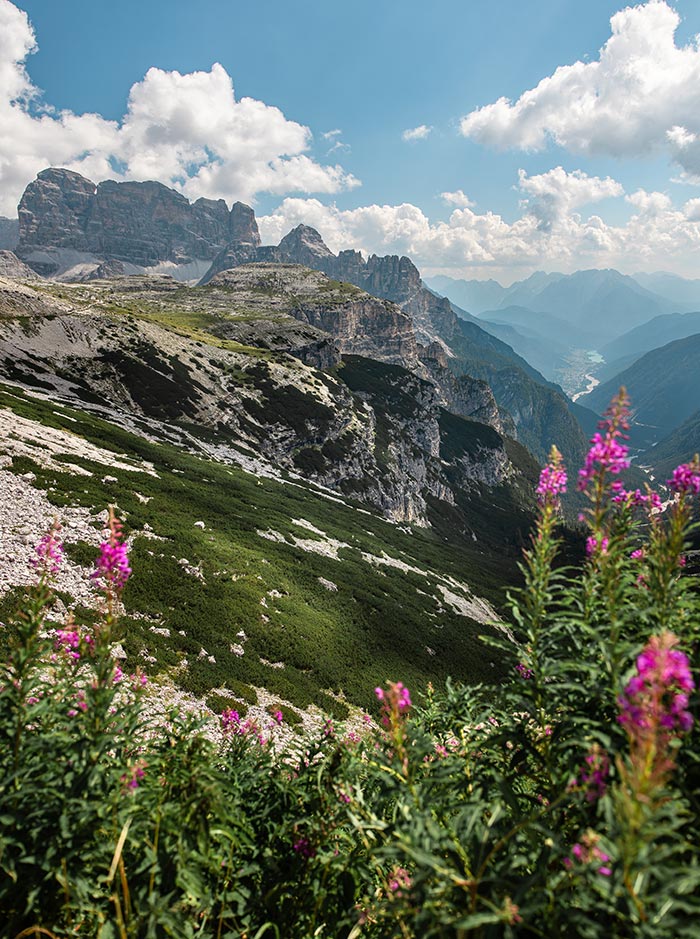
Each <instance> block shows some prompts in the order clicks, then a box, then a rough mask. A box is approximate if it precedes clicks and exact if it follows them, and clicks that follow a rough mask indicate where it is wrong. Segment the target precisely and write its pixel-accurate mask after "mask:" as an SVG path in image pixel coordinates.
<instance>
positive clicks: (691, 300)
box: [632, 271, 700, 309]
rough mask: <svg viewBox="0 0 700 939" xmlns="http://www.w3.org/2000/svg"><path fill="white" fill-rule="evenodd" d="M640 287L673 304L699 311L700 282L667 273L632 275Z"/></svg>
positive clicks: (656, 272)
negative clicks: (695, 308) (694, 308)
mask: <svg viewBox="0 0 700 939" xmlns="http://www.w3.org/2000/svg"><path fill="white" fill-rule="evenodd" d="M632 276H633V277H634V279H635V280H636V281H637V283H638V284H641V286H642V287H646V289H647V290H651V291H653V292H654V293H658V294H660V295H661V296H662V297H666V298H667V299H668V300H673V301H674V302H675V303H680V304H683V305H684V306H688V307H697V308H699V309H700V280H688V279H686V278H685V277H679V276H678V275H677V274H669V273H668V272H667V271H655V272H654V273H653V274H645V273H641V274H633V275H632Z"/></svg>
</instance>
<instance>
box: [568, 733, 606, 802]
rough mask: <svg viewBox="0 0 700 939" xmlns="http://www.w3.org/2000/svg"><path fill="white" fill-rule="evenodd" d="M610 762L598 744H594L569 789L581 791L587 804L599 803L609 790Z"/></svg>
mask: <svg viewBox="0 0 700 939" xmlns="http://www.w3.org/2000/svg"><path fill="white" fill-rule="evenodd" d="M609 772H610V760H609V758H608V754H607V753H606V752H605V750H604V749H603V748H602V747H601V746H600V744H598V743H594V744H593V746H592V747H591V749H590V750H589V751H588V753H587V755H586V759H585V761H584V764H583V766H582V767H581V769H580V771H579V775H578V777H577V778H575V779H572V780H571V783H570V784H569V789H578V790H581V791H582V792H583V794H584V797H585V799H586V802H597V801H598V799H600V798H602V796H604V795H605V790H606V789H607V781H608V774H609Z"/></svg>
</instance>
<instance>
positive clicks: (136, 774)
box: [120, 760, 146, 792]
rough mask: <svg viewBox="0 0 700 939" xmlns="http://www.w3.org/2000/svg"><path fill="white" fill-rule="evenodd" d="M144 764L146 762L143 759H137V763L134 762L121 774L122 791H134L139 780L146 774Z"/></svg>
mask: <svg viewBox="0 0 700 939" xmlns="http://www.w3.org/2000/svg"><path fill="white" fill-rule="evenodd" d="M145 766H146V763H145V762H144V761H143V760H139V761H138V762H137V763H134V765H133V766H130V767H129V769H128V770H127V772H126V773H124V774H123V776H121V778H120V782H121V784H122V790H123V791H124V792H135V791H136V790H137V789H138V787H139V785H140V784H141V780H142V779H143V778H144V776H145V775H146V770H145Z"/></svg>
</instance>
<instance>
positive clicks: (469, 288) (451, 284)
mask: <svg viewBox="0 0 700 939" xmlns="http://www.w3.org/2000/svg"><path fill="white" fill-rule="evenodd" d="M683 283H686V284H687V283H691V282H689V281H688V282H683ZM431 284H432V286H433V287H434V288H435V289H437V290H439V291H440V292H441V293H443V294H445V296H447V297H449V299H450V300H451V301H452V302H454V303H456V304H457V305H458V306H461V307H462V308H463V309H466V310H469V312H470V313H473V314H478V315H479V316H480V317H484V316H485V317H487V318H488V319H489V320H491V321H495V317H494V315H493V311H494V310H506V309H510V308H513V307H519V308H521V309H526V310H531V311H533V312H532V321H531V322H530V323H529V324H528V325H530V326H532V327H533V328H534V329H536V330H538V331H541V329H542V326H543V325H544V324H543V323H542V321H540V323H539V326H538V325H537V324H536V323H535V322H534V314H535V313H548V314H550V315H551V316H552V317H555V320H551V321H549V323H548V324H547V330H546V332H545V333H544V334H545V335H547V334H549V335H551V337H552V338H553V339H554V340H555V341H556V342H559V343H561V344H563V345H568V346H569V347H570V348H575V347H577V346H581V345H582V346H583V347H588V348H599V347H600V346H602V345H603V344H604V343H606V342H611V341H612V340H613V339H615V338H617V337H618V336H621V335H622V334H623V333H626V332H628V331H629V330H631V329H633V328H635V327H636V326H639V325H641V324H642V323H645V322H647V321H648V320H650V319H652V318H653V317H655V316H660V315H664V314H668V313H675V312H685V311H687V310H688V309H689V306H688V303H687V302H685V300H682V299H675V297H673V296H669V297H667V296H666V295H662V294H659V293H655V292H653V291H652V290H648V289H647V288H646V287H644V286H642V285H641V284H640V283H639V282H638V281H637V280H636V279H635V278H633V277H628V276H627V275H625V274H621V273H620V272H619V271H615V270H587V271H576V272H575V273H574V274H559V273H549V274H547V273H545V272H544V271H536V272H535V273H534V274H532V275H531V276H530V277H528V278H526V279H525V280H522V281H517V282H516V283H514V284H511V286H510V287H501V286H500V285H499V284H498V283H497V282H496V281H473V280H453V279H452V278H449V277H440V278H433V280H432V281H431ZM489 300H490V301H491V302H490V303H489V302H488V301H489ZM494 301H495V302H494ZM523 316H524V314H523ZM509 322H510V324H511V325H513V326H515V328H516V329H520V328H521V327H522V326H523V325H525V323H524V320H523V318H522V316H521V319H520V323H519V324H518V323H516V322H515V321H514V320H513V319H509ZM572 329H574V330H576V332H574V333H573V334H572V332H571V331H572ZM581 333H583V334H585V339H583V341H582V336H581V335H580V334H581Z"/></svg>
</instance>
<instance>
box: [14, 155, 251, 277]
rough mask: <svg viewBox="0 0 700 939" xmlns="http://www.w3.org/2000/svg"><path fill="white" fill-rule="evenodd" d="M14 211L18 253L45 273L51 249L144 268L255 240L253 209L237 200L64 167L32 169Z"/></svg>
mask: <svg viewBox="0 0 700 939" xmlns="http://www.w3.org/2000/svg"><path fill="white" fill-rule="evenodd" d="M18 212H19V243H18V247H17V253H18V255H19V257H21V258H22V259H23V260H25V261H26V262H27V263H28V264H29V265H30V266H31V267H33V268H34V270H36V271H37V272H38V273H40V274H43V275H45V276H52V275H54V274H56V273H57V272H58V271H59V267H60V260H58V259H57V258H56V256H55V250H56V249H61V250H63V251H70V252H77V253H79V254H81V255H85V256H86V258H89V257H92V258H93V259H94V264H93V267H94V268H97V267H98V266H99V264H100V263H101V262H103V261H120V262H123V263H125V264H127V265H132V266H136V267H139V268H148V267H153V266H157V265H158V264H161V263H163V262H168V263H170V264H173V265H176V266H182V265H185V266H186V265H191V264H193V262H197V261H199V262H206V261H211V260H212V258H214V257H215V256H216V255H217V254H218V253H220V252H221V250H222V249H223V248H225V246H226V245H230V244H232V243H235V244H246V245H249V246H251V247H252V248H257V247H258V246H259V244H260V235H259V233H258V227H257V223H256V221H255V215H254V213H253V210H252V209H251V208H250V207H249V206H246V205H243V203H240V202H238V203H235V204H234V206H233V207H232V209H231V211H229V209H228V207H227V205H226V203H225V202H224V201H223V199H219V200H213V199H197V201H196V202H193V203H190V202H189V201H188V200H187V199H186V198H185V197H184V196H182V195H180V193H178V192H176V191H175V190H174V189H169V188H168V187H167V186H164V185H162V183H158V182H115V181H114V180H107V181H105V182H102V183H100V184H99V185H95V183H93V182H91V181H90V180H89V179H86V178H85V177H84V176H81V175H80V174H79V173H74V172H72V171H70V170H65V169H53V168H52V169H47V170H43V171H42V172H41V173H39V175H38V176H37V178H36V179H35V180H34V181H33V182H32V183H30V184H29V186H27V188H26V190H25V192H24V194H23V196H22V199H21V201H20V204H19V210H18ZM44 249H52V251H51V250H50V251H49V252H48V253H47V252H46V251H45V250H44ZM133 272H134V271H133V270H131V271H128V273H133ZM88 273H89V272H88Z"/></svg>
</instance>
